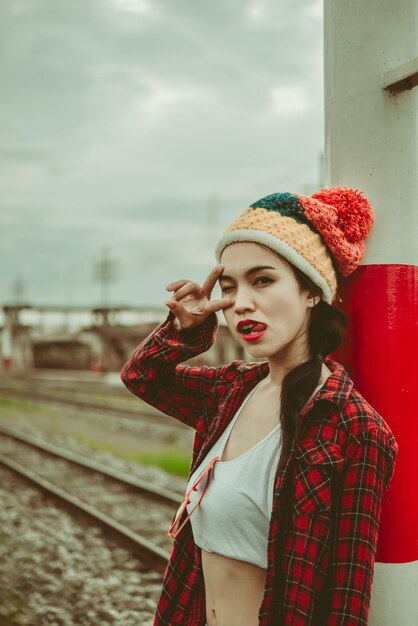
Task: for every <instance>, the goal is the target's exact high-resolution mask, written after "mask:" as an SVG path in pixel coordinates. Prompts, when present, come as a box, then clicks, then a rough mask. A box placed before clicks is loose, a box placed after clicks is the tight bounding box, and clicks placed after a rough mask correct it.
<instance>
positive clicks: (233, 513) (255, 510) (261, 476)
mask: <svg viewBox="0 0 418 626" xmlns="http://www.w3.org/2000/svg"><path fill="white" fill-rule="evenodd" d="M261 382H262V380H261V381H260V382H259V383H258V384H257V385H256V386H255V387H254V388H253V389H252V390H251V391H250V393H249V394H248V395H247V396H246V398H245V399H244V401H243V402H242V404H241V406H240V407H239V409H238V410H237V412H236V414H235V415H234V417H233V418H232V420H231V422H230V423H229V424H228V426H227V427H226V429H225V431H224V432H223V433H222V435H221V436H220V437H219V439H218V440H217V441H216V442H215V443H214V445H213V446H212V448H211V449H210V451H209V452H208V454H207V455H206V456H205V458H204V459H203V460H202V462H201V464H200V465H199V467H197V468H196V470H195V472H194V473H193V474H192V476H191V477H190V479H189V482H188V485H187V490H189V489H190V488H191V486H192V485H193V483H194V482H195V481H196V479H197V478H199V476H200V475H201V474H202V473H203V472H204V470H205V468H206V467H207V465H208V464H209V463H210V461H211V460H212V459H213V458H214V457H215V456H218V457H220V458H222V453H223V450H224V447H225V445H226V443H227V440H228V437H229V434H230V432H231V430H232V428H233V426H234V424H235V422H236V420H237V418H238V416H239V414H240V412H241V410H242V409H243V407H244V406H245V404H246V402H247V401H248V399H249V398H250V397H251V396H252V394H253V393H254V391H255V390H256V389H257V387H258V386H259V385H260V383H261ZM321 386H322V385H318V387H317V388H316V389H315V391H314V392H313V394H312V395H314V394H315V393H316V392H317V391H318V389H319V388H320V387H321ZM280 443H281V426H280V425H279V424H278V425H277V426H275V427H274V428H273V429H272V430H271V431H270V432H269V433H268V434H267V435H266V436H265V437H264V438H263V439H262V440H261V441H259V442H258V443H257V444H256V445H255V446H254V447H253V448H251V449H250V450H247V452H244V453H243V454H241V455H240V456H239V457H237V458H235V459H231V460H229V461H217V462H216V463H215V465H214V467H213V468H212V471H211V474H210V479H209V485H208V487H207V489H206V492H205V494H204V496H203V498H202V500H201V502H200V504H199V505H198V507H197V508H196V510H195V511H194V512H193V514H192V515H191V517H190V523H191V526H192V531H193V537H194V541H195V543H196V545H197V546H199V547H200V548H203V549H204V550H207V551H208V552H216V553H217V554H221V555H223V556H226V557H230V558H233V559H238V560H240V561H245V562H247V563H252V564H254V565H258V567H262V568H266V567H267V542H268V534H269V526H270V517H271V512H272V508H273V489H274V480H275V476H276V470H277V464H278V461H279V454H280ZM206 482H207V477H206V478H204V479H203V480H202V481H201V482H200V483H199V485H198V487H197V490H196V491H192V493H191V494H190V503H189V504H188V505H187V511H188V513H190V512H191V510H192V509H193V507H194V506H195V504H196V502H197V500H198V499H199V496H200V495H201V492H202V490H203V489H204V488H205V485H206Z"/></svg>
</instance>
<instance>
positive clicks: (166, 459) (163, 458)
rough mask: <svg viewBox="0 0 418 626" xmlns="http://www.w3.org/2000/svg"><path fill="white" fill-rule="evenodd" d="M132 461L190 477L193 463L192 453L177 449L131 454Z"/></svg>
mask: <svg viewBox="0 0 418 626" xmlns="http://www.w3.org/2000/svg"><path fill="white" fill-rule="evenodd" d="M130 457H131V460H132V461H136V462H137V463H142V464H143V465H153V466H154V467H160V468H161V469H163V470H165V471H166V472H169V473H170V474H175V475H176V476H182V477H186V478H187V477H188V475H189V470H190V463H191V456H190V454H186V453H185V452H182V451H180V450H179V451H177V450H164V449H163V450H151V451H149V452H139V453H138V454H135V455H130Z"/></svg>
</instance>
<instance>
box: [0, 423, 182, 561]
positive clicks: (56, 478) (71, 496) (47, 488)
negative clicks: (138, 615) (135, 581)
mask: <svg viewBox="0 0 418 626" xmlns="http://www.w3.org/2000/svg"><path fill="white" fill-rule="evenodd" d="M0 463H1V464H2V465H4V466H6V467H8V468H9V469H10V470H12V471H13V472H14V473H15V474H18V475H19V476H21V477H22V478H24V479H25V480H26V481H29V482H30V483H31V484H33V485H35V486H36V487H37V488H38V489H41V490H42V491H43V492H44V493H46V494H47V495H48V496H49V497H52V498H53V499H54V500H55V501H57V502H59V503H60V505H61V506H64V507H65V508H66V509H68V510H70V511H71V512H73V513H75V514H76V515H83V516H84V517H87V518H88V519H89V520H90V522H91V523H94V524H97V525H99V526H101V527H102V528H104V529H105V531H106V534H107V535H110V536H111V537H112V538H114V539H115V540H116V541H118V542H119V543H121V544H122V545H125V546H128V547H129V548H130V550H131V551H133V553H134V554H135V555H137V556H139V558H141V559H142V560H144V561H146V562H147V563H149V564H150V565H151V567H152V568H153V569H154V570H156V571H159V572H160V573H163V572H164V569H165V567H166V565H167V561H168V558H169V550H170V548H171V542H170V540H169V539H168V538H167V536H166V532H167V528H168V526H169V524H170V521H171V519H172V517H173V514H174V512H175V511H176V510H177V508H178V506H179V504H180V502H181V500H182V498H181V496H180V494H177V493H175V492H171V491H169V490H167V489H162V488H160V487H152V486H151V485H149V484H145V483H144V481H141V480H139V479H137V478H134V477H131V476H128V475H126V474H122V473H121V472H117V471H115V470H113V469H110V468H107V467H105V466H104V465H102V464H100V463H97V462H93V461H91V460H87V459H86V458H84V457H82V456H80V455H77V454H75V453H73V452H69V451H67V450H64V449H62V448H58V447H57V446H54V445H51V444H49V443H47V442H45V441H43V440H41V439H39V438H37V437H33V436H29V435H27V434H26V433H22V432H18V431H16V430H14V429H11V428H9V427H5V426H1V427H0Z"/></svg>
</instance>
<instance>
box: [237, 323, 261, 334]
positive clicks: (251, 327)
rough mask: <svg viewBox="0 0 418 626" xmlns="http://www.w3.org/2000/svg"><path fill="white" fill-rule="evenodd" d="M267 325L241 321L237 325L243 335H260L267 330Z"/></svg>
mask: <svg viewBox="0 0 418 626" xmlns="http://www.w3.org/2000/svg"><path fill="white" fill-rule="evenodd" d="M266 328H267V326H266V324H263V323H262V322H257V321H256V320H248V319H247V320H241V321H240V322H238V324H237V331H238V332H239V333H241V334H242V335H246V336H250V335H258V334H259V333H262V332H264V331H265V330H266Z"/></svg>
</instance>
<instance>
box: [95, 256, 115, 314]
mask: <svg viewBox="0 0 418 626" xmlns="http://www.w3.org/2000/svg"><path fill="white" fill-rule="evenodd" d="M94 277H95V279H96V280H97V282H98V283H99V284H100V291H101V306H102V307H103V308H107V307H109V305H110V284H111V283H112V282H114V281H115V279H116V262H115V261H114V259H112V258H111V256H110V249H109V248H108V247H107V246H104V247H103V249H102V254H101V257H100V259H99V261H98V262H97V263H96V265H95V269H94Z"/></svg>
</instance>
